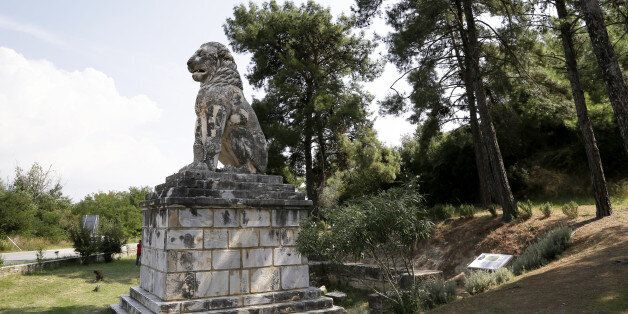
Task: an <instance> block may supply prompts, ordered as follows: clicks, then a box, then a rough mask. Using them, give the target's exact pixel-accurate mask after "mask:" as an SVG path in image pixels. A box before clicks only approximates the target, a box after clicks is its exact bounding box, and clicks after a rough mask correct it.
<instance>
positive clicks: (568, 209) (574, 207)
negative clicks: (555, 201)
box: [561, 201, 578, 219]
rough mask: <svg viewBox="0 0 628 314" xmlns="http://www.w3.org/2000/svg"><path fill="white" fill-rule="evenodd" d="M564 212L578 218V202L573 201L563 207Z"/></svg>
mask: <svg viewBox="0 0 628 314" xmlns="http://www.w3.org/2000/svg"><path fill="white" fill-rule="evenodd" d="M561 210H562V211H563V214H565V216H567V218H569V219H576V218H578V203H576V202H574V201H571V202H569V203H567V204H565V205H563V206H562V207H561Z"/></svg>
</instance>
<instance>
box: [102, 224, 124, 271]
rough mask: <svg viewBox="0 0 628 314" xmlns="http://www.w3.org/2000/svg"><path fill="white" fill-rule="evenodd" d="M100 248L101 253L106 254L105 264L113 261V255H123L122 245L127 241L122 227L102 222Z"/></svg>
mask: <svg viewBox="0 0 628 314" xmlns="http://www.w3.org/2000/svg"><path fill="white" fill-rule="evenodd" d="M99 229H100V235H101V241H100V248H99V251H100V252H101V253H103V254H104V258H105V262H111V261H113V254H118V253H122V245H124V244H125V243H126V241H127V239H126V238H125V236H124V232H123V228H122V226H119V225H116V224H115V223H111V222H108V221H106V220H105V221H102V220H101V226H100V228H99Z"/></svg>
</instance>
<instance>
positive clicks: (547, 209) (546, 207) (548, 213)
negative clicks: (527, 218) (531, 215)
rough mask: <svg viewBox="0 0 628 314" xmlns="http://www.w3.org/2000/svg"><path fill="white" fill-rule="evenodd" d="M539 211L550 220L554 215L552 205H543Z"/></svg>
mask: <svg viewBox="0 0 628 314" xmlns="http://www.w3.org/2000/svg"><path fill="white" fill-rule="evenodd" d="M539 211H540V212H541V213H542V214H543V217H545V218H548V217H549V216H551V215H552V205H551V204H550V203H543V204H541V207H539Z"/></svg>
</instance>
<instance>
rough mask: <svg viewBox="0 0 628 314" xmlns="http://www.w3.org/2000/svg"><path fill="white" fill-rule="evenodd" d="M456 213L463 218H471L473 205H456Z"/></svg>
mask: <svg viewBox="0 0 628 314" xmlns="http://www.w3.org/2000/svg"><path fill="white" fill-rule="evenodd" d="M458 214H459V215H460V217H463V218H473V217H474V216H475V206H473V205H469V204H462V205H460V206H458Z"/></svg>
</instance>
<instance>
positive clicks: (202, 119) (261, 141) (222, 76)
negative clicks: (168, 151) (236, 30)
mask: <svg viewBox="0 0 628 314" xmlns="http://www.w3.org/2000/svg"><path fill="white" fill-rule="evenodd" d="M187 66H188V70H189V71H190V73H192V78H193V79H194V80H195V81H197V82H200V83H201V87H200V90H199V92H198V96H197V97H196V106H195V111H196V117H197V119H196V128H195V133H194V148H193V151H194V162H192V164H190V165H188V166H187V167H186V168H184V169H188V170H189V169H202V170H216V166H217V165H218V161H220V162H221V163H222V164H223V165H225V167H226V168H227V169H228V170H230V171H237V172H250V173H263V172H264V170H265V169H266V164H267V163H268V152H267V147H266V138H265V137H264V133H263V132H262V128H261V127H260V124H259V121H258V120H257V116H256V115H255V111H253V108H252V107H251V105H249V103H248V102H247V101H246V99H245V98H244V94H243V92H242V81H241V79H240V74H239V73H238V70H237V68H236V64H235V62H234V61H233V56H231V53H230V52H229V50H228V49H227V47H225V46H224V45H223V44H220V43H217V42H209V43H205V44H203V45H202V46H201V47H200V48H199V49H198V50H197V51H196V52H195V53H194V55H192V57H190V59H189V60H188V62H187Z"/></svg>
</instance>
